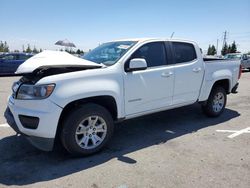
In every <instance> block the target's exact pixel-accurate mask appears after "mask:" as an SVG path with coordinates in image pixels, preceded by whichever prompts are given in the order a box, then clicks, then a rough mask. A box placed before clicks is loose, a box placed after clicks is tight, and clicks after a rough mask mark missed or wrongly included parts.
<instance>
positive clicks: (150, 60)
mask: <svg viewBox="0 0 250 188" xmlns="http://www.w3.org/2000/svg"><path fill="white" fill-rule="evenodd" d="M16 74H19V75H22V77H21V79H20V80H19V81H17V82H15V83H14V84H13V86H12V90H13V93H12V95H11V96H10V97H9V101H8V107H7V109H6V112H5V117H6V119H7V122H8V123H9V125H10V126H11V127H12V128H13V129H14V130H15V131H16V132H17V133H19V134H22V135H24V136H26V137H27V138H28V139H29V140H30V141H31V143H32V144H33V145H35V146H36V147H37V148H40V149H41V150H45V151H50V150H52V149H53V147H54V145H55V141H56V140H58V141H60V142H59V143H61V145H62V146H63V147H64V148H65V149H66V150H67V151H68V152H70V153H71V154H73V155H80V156H83V155H88V154H92V153H95V152H97V151H99V150H100V149H101V148H103V146H104V145H105V144H106V143H107V141H108V140H109V139H110V138H111V135H112V133H113V128H114V122H118V121H123V120H127V119H130V118H135V117H138V116H143V115H146V114H151V113H155V112H159V111H164V110H168V109H173V108H177V107H181V106H185V105H190V104H193V103H196V102H198V103H200V104H201V106H202V110H203V111H204V113H205V114H207V115H208V116H210V117H216V116H219V115H220V114H221V113H222V112H223V110H224V108H225V105H226V101H227V94H229V93H236V90H237V87H238V80H239V78H240V74H241V68H240V62H239V61H227V60H206V61H205V60H203V58H202V54H201V52H200V48H199V47H198V45H197V44H196V43H195V42H192V41H186V40H174V39H170V40H167V39H129V40H117V41H112V42H107V43H104V44H102V45H100V46H98V47H97V48H95V49H94V50H92V51H90V52H89V53H87V54H86V55H84V56H83V57H82V58H78V57H74V56H72V55H70V54H68V53H66V52H58V51H57V52H53V51H44V52H42V53H40V54H37V55H35V56H33V57H32V58H30V59H28V60H27V61H26V62H24V63H23V64H22V65H20V66H19V67H18V69H17V71H16ZM152 126H154V125H152ZM56 143H58V142H56Z"/></svg>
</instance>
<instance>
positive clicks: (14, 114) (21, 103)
mask: <svg viewBox="0 0 250 188" xmlns="http://www.w3.org/2000/svg"><path fill="white" fill-rule="evenodd" d="M61 111H62V108H60V107H58V106H57V105H55V104H54V103H52V102H50V101H49V100H41V101H39V100H36V101H35V100H34V101H32V100H15V99H13V97H12V96H10V98H9V102H8V107H7V109H6V111H5V113H4V116H5V118H6V121H7V123H8V124H9V125H10V126H11V127H12V129H13V130H14V131H15V132H16V133H17V134H21V135H23V136H25V137H26V138H27V139H28V140H29V141H30V143H31V144H32V145H34V146H35V147H37V148H38V149H40V150H43V151H51V150H52V149H53V146H54V141H55V136H56V130H57V125H58V121H59V117H60V114H61Z"/></svg>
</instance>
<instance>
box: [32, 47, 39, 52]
mask: <svg viewBox="0 0 250 188" xmlns="http://www.w3.org/2000/svg"><path fill="white" fill-rule="evenodd" d="M32 52H33V53H34V54H37V53H38V52H39V51H38V50H37V49H36V47H35V46H34V48H33V50H32Z"/></svg>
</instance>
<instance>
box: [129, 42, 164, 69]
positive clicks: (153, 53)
mask: <svg viewBox="0 0 250 188" xmlns="http://www.w3.org/2000/svg"><path fill="white" fill-rule="evenodd" d="M165 53H166V51H165V44H164V43H163V42H153V43H148V44H145V45H143V46H142V47H140V48H139V49H138V50H136V51H135V52H134V54H133V55H132V58H143V59H145V60H146V62H147V65H148V67H156V66H162V65H166V64H167V63H166V54H165Z"/></svg>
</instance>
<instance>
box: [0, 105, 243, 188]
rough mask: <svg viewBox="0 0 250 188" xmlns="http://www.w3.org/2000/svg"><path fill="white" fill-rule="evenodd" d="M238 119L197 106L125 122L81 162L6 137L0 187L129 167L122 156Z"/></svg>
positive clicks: (0, 143)
mask: <svg viewBox="0 0 250 188" xmlns="http://www.w3.org/2000/svg"><path fill="white" fill-rule="evenodd" d="M238 116H240V114H239V113H238V112H237V111H234V110H230V109H225V111H224V113H223V114H222V115H221V116H220V117H218V118H207V117H206V116H204V115H203V114H202V113H201V111H200V107H199V105H191V106H186V107H182V108H178V109H174V110H169V111H165V112H160V113H156V114H153V115H149V116H145V117H141V118H137V119H133V120H129V121H126V122H123V123H120V124H117V126H116V131H115V134H114V137H113V139H112V141H111V143H110V144H109V145H108V146H107V147H106V148H105V149H104V150H102V151H101V152H99V153H97V154H95V155H92V156H89V157H84V158H72V157H70V156H69V155H68V154H62V153H58V152H42V151H38V150H36V149H35V148H34V147H32V146H31V145H30V144H29V143H28V141H26V139H25V138H23V137H18V136H9V137H6V138H3V139H1V140H0V151H1V155H0V172H1V173H0V184H4V185H29V184H33V183H37V182H43V181H49V180H54V179H57V178H61V177H64V176H67V175H70V174H73V173H77V172H79V171H83V170H88V169H89V168H94V167H97V166H98V165H101V164H103V163H105V162H107V161H109V160H111V159H117V160H119V161H120V162H124V163H128V164H131V165H133V164H134V163H137V160H138V159H132V158H129V157H126V154H129V153H132V152H134V151H138V150H141V149H144V148H147V147H150V146H153V145H158V144H163V143H165V142H167V141H169V140H171V139H174V138H176V137H180V136H183V135H185V134H190V133H194V134H195V132H196V131H198V130H200V129H203V128H206V127H209V126H214V125H217V124H219V123H222V122H226V121H229V120H231V119H233V118H236V117H238ZM83 178H84V177H83Z"/></svg>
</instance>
